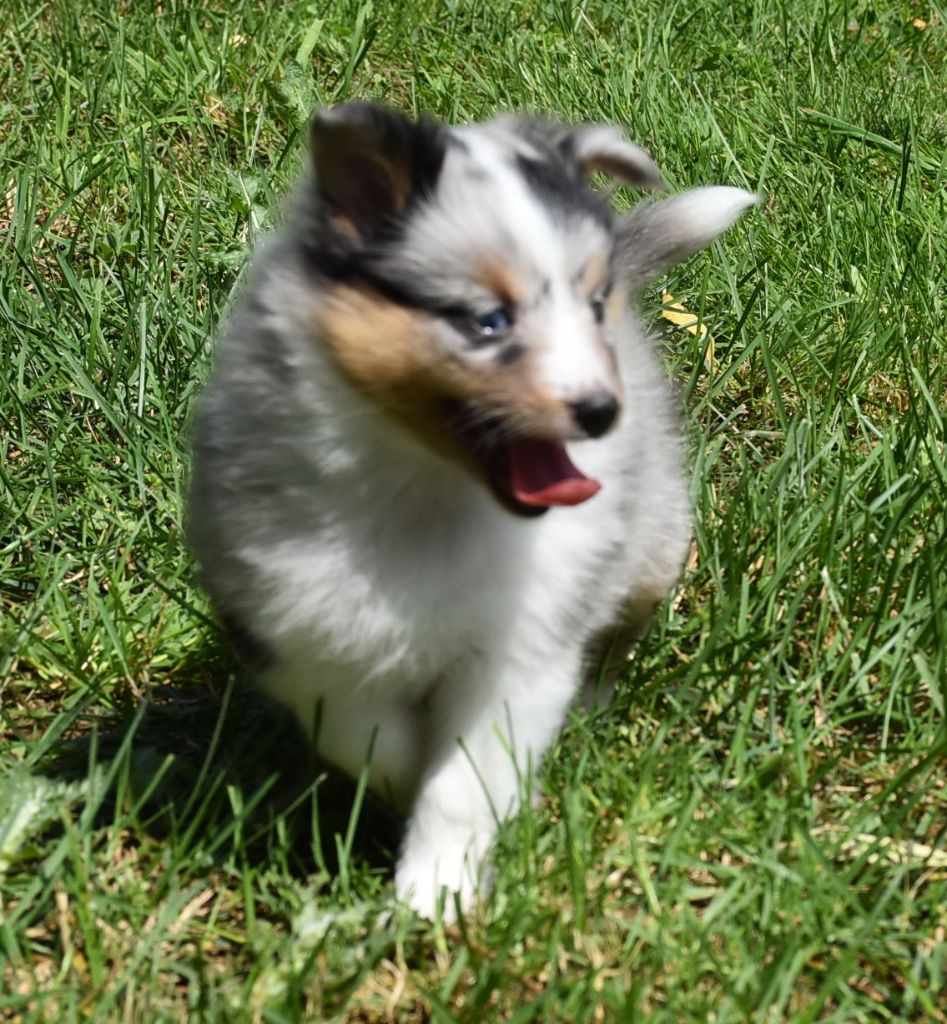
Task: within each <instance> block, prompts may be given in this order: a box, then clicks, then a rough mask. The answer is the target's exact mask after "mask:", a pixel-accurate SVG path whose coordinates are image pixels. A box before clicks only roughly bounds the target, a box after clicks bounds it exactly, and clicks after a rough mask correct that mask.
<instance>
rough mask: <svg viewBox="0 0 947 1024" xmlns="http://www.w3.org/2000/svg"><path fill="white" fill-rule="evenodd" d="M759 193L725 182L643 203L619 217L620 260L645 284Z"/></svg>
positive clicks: (634, 278) (638, 283)
mask: <svg viewBox="0 0 947 1024" xmlns="http://www.w3.org/2000/svg"><path fill="white" fill-rule="evenodd" d="M757 202H759V197H758V196H755V195H753V194H752V193H751V192H745V191H744V190H743V189H742V188H730V187H728V186H725V185H717V186H711V187H707V188H695V189H692V190H691V191H689V192H682V193H681V194H680V195H676V196H672V197H671V198H670V199H664V200H662V201H661V202H657V203H642V205H641V206H638V207H636V208H635V209H634V210H632V211H631V213H629V214H627V215H626V216H624V217H622V218H621V220H619V222H618V232H617V234H618V252H619V255H620V265H621V267H622V270H623V272H624V274H625V275H627V277H628V278H629V279H630V281H631V283H632V285H633V286H634V287H641V286H643V285H645V284H647V282H648V281H651V280H653V279H654V278H656V277H658V276H659V275H660V274H663V273H664V272H665V271H666V270H669V269H670V268H671V267H673V266H674V265H675V264H677V263H680V262H681V261H682V260H684V259H686V258H687V257H688V256H690V255H691V254H692V253H695V252H697V250H698V249H702V248H703V247H704V246H705V245H708V244H709V243H710V242H712V241H713V240H714V239H715V238H716V237H717V235H719V234H722V233H723V232H724V231H726V230H727V228H728V227H730V226H731V225H732V224H734V223H735V222H736V221H737V220H738V219H739V218H740V216H741V215H742V214H743V213H744V212H745V211H746V210H747V209H748V208H749V207H751V206H752V205H753V204H754V203H757Z"/></svg>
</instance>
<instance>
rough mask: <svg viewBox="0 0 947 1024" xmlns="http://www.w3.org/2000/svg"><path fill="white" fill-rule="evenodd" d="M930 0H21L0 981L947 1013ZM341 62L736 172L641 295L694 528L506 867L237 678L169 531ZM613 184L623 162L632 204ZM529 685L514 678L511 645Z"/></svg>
mask: <svg viewBox="0 0 947 1024" xmlns="http://www.w3.org/2000/svg"><path fill="white" fill-rule="evenodd" d="M945 26H947V20H945V11H944V9H943V8H942V7H939V6H938V5H937V4H936V3H923V4H921V3H907V2H904V3H901V2H895V0H882V2H878V3H874V4H868V3H861V2H855V0H853V2H851V3H845V2H836V0H820V2H818V3H816V2H813V3H797V4H789V3H786V2H784V0H737V2H729V0H728V2H724V0H694V2H691V3H689V4H673V3H672V4H667V3H659V2H658V0H638V2H635V3H631V2H623V0H620V2H606V0H598V2H592V0H589V2H586V3H583V2H581V0H572V2H569V0H552V2H549V3H544V4H534V3H527V2H526V0H513V2H510V3H503V4H501V3H499V2H496V3H494V2H490V3H480V4H474V3H464V2H461V0H440V2H435V0H421V2H418V3H412V4H407V3H405V4H400V3H398V2H397V0H385V2H382V0H376V2H375V3H374V4H373V3H371V2H365V3H361V4H359V3H354V2H342V3H339V4H331V5H330V4H324V5H313V4H311V3H304V2H299V0H287V2H286V3H282V4H268V5H261V4H257V3H255V2H250V0H246V2H240V0H221V2H220V3H215V4H213V5H197V4H188V3H186V2H170V3H165V4H162V5H155V6H152V5H148V4H138V5H115V4H107V3H104V2H102V0H89V2H87V3H84V4H70V3H66V2H65V0H51V2H45V3H38V2H37V0H7V2H6V5H5V8H4V17H3V19H2V27H0V52H2V60H0V115H2V116H0V167H2V186H3V192H2V194H0V229H2V230H0V488H2V490H0V601H2V617H0V1018H2V1019H4V1020H10V1021H17V1022H38V1021H49V1020H54V1021H57V1022H70V1021H92V1020H95V1021H112V1020H114V1021H148V1022H156V1021H157V1022H163V1021H173V1020H189V1021H235V1022H237V1021H240V1022H243V1021H260V1022H264V1021H265V1022H268V1024H282V1022H290V1021H301V1020H338V1021H347V1022H353V1024H354V1022H368V1021H379V1022H380V1021H399V1022H400V1021H405V1022H411V1021H437V1022H444V1024H447V1022H460V1021H469V1022H474V1021H494V1020H496V1021H516V1022H527V1021H555V1022H560V1021H575V1022H580V1021H600V1020H604V1021H629V1022H631V1021H644V1020H646V1021H654V1022H665V1021H666V1022H680V1021H704V1020H712V1021H715V1022H737V1021H741V1022H742V1021H765V1022H776V1021H792V1022H799V1024H802V1022H810V1021H833V1022H838V1024H842V1022H845V1024H848V1022H852V1021H871V1022H875V1021H878V1022H881V1021H932V1022H935V1021H936V1022H943V1021H945V1020H947V1010H945V1007H944V1003H943V1001H942V1000H943V995H942V991H943V989H944V987H945V967H947V964H945V960H947V952H945V950H947V943H945V934H947V911H945V906H947V836H945V821H947V814H945V812H947V773H945V770H944V764H945V754H947V730H945V717H947V715H945V712H947V683H945V681H947V653H945V652H947V515H945V508H947V455H945V414H944V395H945V393H947V343H945V342H947V339H945V333H944V323H945V313H947V308H945V299H947V288H945V277H944V272H943V268H944V267H945V266H947V240H945V235H944V231H943V225H944V222H945V213H947V199H945V196H947V192H945V183H947V158H945V156H944V154H945V153H947V145H945V142H947V138H945V136H947V121H945V118H944V114H943V111H944V110H945V109H947V86H945V82H947V64H945V56H947V35H945V31H947V28H945ZM352 96H362V97H368V98H376V99H383V100H386V101H388V102H390V103H393V104H395V105H398V106H400V107H402V108H404V109H407V110H421V109H424V110H427V111H430V112H432V113H434V114H436V115H438V116H441V117H444V118H448V119H454V120H463V119H467V118H477V117H481V116H485V115H487V114H488V113H489V112H491V111H493V110H495V109H497V108H498V107H517V108H520V107H529V108H534V109H542V110H546V111H550V112H553V113H555V114H558V115H560V116H562V117H565V118H569V119H575V120H582V119H601V120H609V121H615V122H618V123H621V124H623V125H626V126H627V127H628V128H629V130H630V133H631V134H632V136H633V137H634V138H636V139H637V140H639V141H641V142H643V143H644V144H645V145H647V146H648V147H649V148H650V149H651V150H652V152H653V153H654V154H655V156H656V157H657V159H658V162H659V164H660V165H661V167H662V170H663V171H664V172H665V174H666V176H667V178H668V179H669V180H670V181H671V182H672V184H673V186H674V187H675V188H681V187H685V186H687V185H692V184H698V183H709V182H722V183H729V184H736V185H742V186H745V187H749V188H752V189H755V190H758V191H760V192H762V193H763V194H765V196H766V202H765V204H764V205H763V206H762V207H761V208H760V209H758V210H757V211H755V212H753V213H751V214H750V215H749V216H748V217H747V218H746V219H745V221H744V222H743V223H742V224H741V225H740V226H739V227H738V228H737V229H735V230H734V231H733V232H731V233H730V234H728V236H727V237H726V238H725V239H724V240H723V241H722V242H721V243H718V244H716V245H715V246H714V247H713V249H712V250H711V251H709V252H708V253H705V254H702V255H701V256H699V257H697V258H695V259H693V260H692V261H690V262H689V263H688V264H687V265H686V266H684V267H682V268H680V269H679V270H677V271H676V272H675V273H674V275H673V277H672V278H671V279H670V280H669V281H666V282H664V285H665V287H666V288H667V290H668V291H670V292H671V293H672V294H673V295H674V296H675V299H676V301H678V302H680V303H681V304H683V305H684V306H685V308H687V309H688V310H690V311H692V312H694V313H696V314H698V315H699V316H700V317H701V318H702V320H703V322H704V323H705V324H706V326H707V329H708V334H707V335H705V336H704V337H703V339H702V341H699V340H698V338H697V336H695V335H693V334H691V333H688V332H686V331H683V330H681V329H680V328H679V327H675V326H673V325H672V324H671V323H669V322H667V321H666V320H664V319H663V318H662V317H661V316H660V311H659V301H660V292H659V291H655V292H653V293H649V294H648V295H646V296H645V305H646V308H647V310H648V315H649V317H650V319H651V320H652V322H653V323H654V327H655V331H656V332H657V334H658V335H659V337H660V338H661V339H662V340H663V342H664V344H665V345H666V348H667V354H668V360H669V365H670V367H671V369H672V372H673V373H674V375H675V377H676V379H677V380H678V381H680V384H681V391H682V397H683V400H684V403H685V405H686V409H687V418H688V423H689V429H690V436H691V437H692V439H693V445H692V448H693V451H692V465H693V480H694V495H695V508H696V523H697V526H696V542H695V548H694V552H693V557H692V559H691V563H690V565H689V567H688V570H687V572H686V575H685V577H684V579H683V582H682V586H681V588H680V590H679V592H678V593H677V595H676V597H675V598H674V599H673V600H672V601H671V602H670V603H669V604H668V605H667V606H666V607H665V609H664V610H663V612H662V613H661V614H660V616H659V617H658V621H656V623H655V625H654V628H653V629H652V631H651V633H650V634H649V635H648V637H647V638H646V640H645V641H644V642H643V643H642V645H641V646H640V648H639V650H638V652H637V654H636V657H635V659H634V661H633V662H631V664H630V665H629V671H628V683H627V685H626V686H625V687H624V688H623V689H622V690H621V693H620V695H619V697H618V699H617V701H616V703H615V705H614V707H613V708H611V709H610V710H609V711H607V712H604V713H601V714H598V715H597V716H594V717H591V718H590V717H585V716H582V715H580V714H578V713H576V715H575V716H574V717H573V719H572V720H571V721H570V723H569V724H568V726H567V727H566V729H565V730H564V732H563V735H562V738H561V741H560V743H559V744H558V745H557V747H556V749H555V750H554V751H553V754H552V756H551V757H550V758H549V760H548V763H547V764H546V766H545V768H544V769H543V775H542V782H543V791H544V793H545V800H544V801H543V803H542V805H541V806H540V807H539V808H538V809H537V810H536V811H532V812H526V813H524V814H522V815H521V816H520V817H519V818H518V819H516V820H515V821H513V822H512V823H510V825H509V826H508V827H507V828H506V829H505V830H504V832H503V835H502V837H501V841H500V845H499V848H498V851H497V854H496V858H495V859H496V863H497V865H498V877H497V884H496V891H495V893H494V895H493V897H492V898H491V899H490V901H489V902H488V903H487V905H486V906H485V908H484V910H483V912H482V913H481V914H479V915H477V916H474V917H473V918H471V919H470V920H468V921H466V922H465V923H464V924H463V925H462V927H460V928H456V929H450V930H448V931H446V932H445V931H443V930H440V929H437V928H433V927H431V926H429V925H427V924H425V923H424V922H421V921H418V920H414V919H412V918H410V917H408V916H404V915H396V916H395V918H394V920H392V921H390V922H383V921H382V920H381V919H380V916H379V915H380V914H381V913H382V911H384V910H385V909H386V908H387V907H388V906H389V900H390V893H391V886H390V850H391V849H392V848H393V847H394V845H395V844H396V842H397V823H393V822H392V821H391V820H390V818H389V817H388V816H387V815H386V814H385V812H384V811H383V809H380V808H378V807H375V806H374V805H372V803H371V801H370V800H365V799H363V797H364V794H363V792H362V789H361V788H360V787H359V786H355V787H347V786H345V785H343V784H342V783H340V782H339V781H338V780H334V779H332V778H331V777H327V776H326V774H325V773H324V772H323V771H321V770H320V769H319V768H318V766H315V765H313V764H312V763H311V759H310V757H309V755H308V753H307V751H306V750H305V748H304V747H303V746H302V745H301V744H300V743H299V742H298V741H297V740H296V739H295V738H294V736H293V735H292V732H291V730H290V728H289V727H288V726H287V724H286V723H285V722H284V721H283V720H282V719H281V717H280V716H279V715H278V714H277V713H275V712H274V711H273V710H272V709H268V708H266V707H264V706H263V705H262V704H261V702H260V701H259V699H258V698H256V697H255V696H254V694H253V692H252V690H249V689H248V688H247V687H246V686H245V685H243V683H242V681H241V680H240V679H238V678H236V675H235V671H234V665H233V662H232V661H231V659H230V656H229V655H228V654H227V652H226V650H225V649H224V648H223V647H222V644H221V642H220V640H219V636H218V633H217V631H216V629H215V627H214V625H213V622H212V620H211V619H210V617H209V615H208V612H207V608H206V605H205V602H204V600H203V598H202V597H201V596H200V594H199V593H198V592H197V591H196V589H195V587H194V585H193V582H192V567H191V563H190V561H189V559H188V556H187V554H186V552H185V551H184V550H183V548H182V543H181V531H180V520H181V490H182V479H183V477H184V474H185V473H186V465H187V458H186V443H185V436H186V423H187V417H188V411H189V408H190V406H191V402H192V400H193V398H194V395H195V394H196V393H197V391H198V390H199V388H200V386H201V382H202V380H203V379H204V376H205V374H206V371H207V366H208V359H209V354H210V349H211V344H212V336H213V332H214V325H215V324H216V322H217V320H218V318H219V316H220V315H221V312H222V310H223V309H224V308H225V306H226V303H227V299H228V295H229V293H230V291H231V289H232V288H233V286H234V284H235V282H236V281H237V278H238V276H239V271H240V268H241V266H242V265H243V264H244V261H245V259H246V256H247V252H248V250H249V247H250V246H251V244H252V243H253V242H254V241H255V240H256V239H257V238H258V237H259V236H260V235H261V233H262V232H263V231H264V230H265V228H266V226H267V225H268V224H269V223H270V221H271V219H272V217H273V216H274V215H275V211H276V209H277V205H278V197H279V196H280V195H281V194H283V192H284V191H285V189H286V187H287V185H288V183H289V182H290V181H291V180H292V178H293V177H294V175H295V173H296V170H297V168H298V165H299V159H300V157H299V154H300V152H301V149H302V146H303V140H304V132H303V129H304V125H305V119H306V116H307V114H308V113H309V111H310V109H311V108H313V107H314V106H316V105H317V104H320V103H333V102H337V101H341V100H344V99H346V98H348V97H352ZM629 198H630V197H629ZM537 685H541V680H537Z"/></svg>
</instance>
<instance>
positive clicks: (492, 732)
mask: <svg viewBox="0 0 947 1024" xmlns="http://www.w3.org/2000/svg"><path fill="white" fill-rule="evenodd" d="M556 655H557V656H556V658H555V660H553V659H550V658H549V655H548V653H547V654H546V655H545V657H544V658H540V657H536V658H535V659H528V658H524V657H523V655H522V653H520V655H519V657H518V659H517V660H511V661H507V662H505V663H503V665H502V667H501V668H500V669H499V671H498V672H497V673H496V674H495V675H494V676H492V677H491V676H490V675H489V674H488V673H489V668H488V666H485V665H483V664H482V663H481V664H480V665H478V666H470V667H469V668H468V669H467V671H466V672H464V673H463V674H462V675H461V676H460V677H457V676H455V677H454V678H453V679H451V680H450V681H449V682H448V683H447V684H445V686H444V687H443V688H442V689H441V691H440V692H439V693H438V695H437V698H436V701H435V706H434V708H432V712H433V714H432V719H431V724H432V727H433V729H432V731H433V732H434V733H435V737H436V743H437V747H435V748H433V749H435V750H437V751H438V753H436V754H435V756H434V759H433V762H432V765H431V767H430V768H429V769H428V771H427V772H426V774H425V777H424V779H423V781H422V783H421V788H420V790H419V792H418V796H417V800H416V801H415V806H414V810H413V812H412V814H411V819H410V821H409V823H408V830H407V834H406V836H405V841H404V845H403V847H402V850H401V856H400V858H399V860H398V866H397V869H396V872H395V888H396V891H397V894H398V897H399V898H400V899H403V900H405V901H406V902H408V903H409V904H410V905H411V906H412V907H413V908H414V909H415V910H417V911H418V912H419V913H421V914H424V915H425V916H426V917H433V916H434V913H435V909H436V906H437V900H438V895H439V890H440V888H441V886H445V887H446V888H447V890H448V897H447V899H446V901H445V906H444V916H445V919H448V920H449V919H452V918H453V916H454V901H453V898H452V896H451V895H450V894H451V893H454V892H456V893H458V894H459V896H460V904H461V908H462V909H467V908H469V907H470V906H471V904H472V903H473V901H474V898H475V896H476V893H477V890H478V888H480V887H485V886H484V883H485V882H486V881H487V880H485V879H483V877H482V869H483V863H484V858H485V856H486V854H487V852H488V850H489V848H490V845H491V843H492V842H493V839H494V837H495V835H496V831H497V826H498V824H499V822H500V821H501V820H502V819H504V818H506V817H507V816H509V815H510V814H511V813H512V812H513V810H515V808H516V807H517V805H518V803H519V801H520V799H521V798H522V797H523V796H524V795H526V794H524V792H523V787H524V785H525V780H526V778H528V777H529V775H530V774H531V772H532V771H533V770H535V769H538V767H539V764H540V762H541V760H542V757H543V755H544V754H545V752H546V750H547V748H548V747H549V744H550V743H551V741H552V740H553V738H554V737H555V735H556V732H557V731H558V729H559V727H560V726H561V725H562V722H563V719H564V717H565V714H566V710H567V708H568V706H569V703H570V701H571V700H572V698H573V696H574V694H575V690H576V687H577V685H578V678H579V669H580V663H581V654H580V652H579V651H578V650H575V651H557V652H556ZM498 660H499V659H498Z"/></svg>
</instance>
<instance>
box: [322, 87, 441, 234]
mask: <svg viewBox="0 0 947 1024" xmlns="http://www.w3.org/2000/svg"><path fill="white" fill-rule="evenodd" d="M310 140H311V148H312V159H313V163H314V165H315V169H316V185H317V188H318V189H319V193H320V196H321V197H322V200H323V202H324V203H325V204H326V206H327V208H328V212H329V216H330V219H331V220H332V222H333V224H334V225H335V226H336V227H337V228H339V229H340V230H341V231H342V232H343V233H344V234H346V235H348V236H349V237H350V238H351V240H352V241H364V240H365V239H366V238H368V237H370V236H371V235H372V234H374V233H375V232H376V231H377V230H378V229H379V228H380V227H382V225H384V224H385V223H387V222H390V221H391V220H392V219H394V218H396V217H397V216H398V215H399V214H401V213H402V212H403V211H404V209H405V208H406V207H407V205H408V203H409V202H410V201H411V200H412V198H414V197H415V196H417V195H418V194H421V193H424V192H426V191H429V190H430V189H432V188H433V187H434V185H435V184H436V182H437V177H438V175H439V174H440V169H441V164H442V162H443V159H444V148H445V142H444V137H443V132H442V130H441V128H440V126H439V125H437V124H435V123H434V122H432V121H428V120H421V121H419V122H417V123H415V122H412V121H409V120H408V119H407V118H406V117H403V116H402V115H401V114H397V113H395V112H394V111H392V110H386V109H385V108H384V107H380V106H377V105H376V104H374V103H346V104H344V105H343V106H340V107H334V108H332V109H330V110H321V111H319V112H318V113H316V115H315V116H314V117H313V119H312V122H311V125H310Z"/></svg>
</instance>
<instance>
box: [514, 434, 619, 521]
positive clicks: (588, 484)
mask: <svg viewBox="0 0 947 1024" xmlns="http://www.w3.org/2000/svg"><path fill="white" fill-rule="evenodd" d="M510 483H511V489H512V491H513V496H514V497H515V498H516V500H517V501H521V502H522V503H523V504H524V505H543V506H547V505H580V504H581V503H582V502H583V501H588V500H589V498H591V497H592V496H593V495H595V494H598V492H599V491H600V490H601V489H602V485H601V484H600V483H599V482H598V480H590V479H589V478H588V477H587V476H586V475H585V474H584V473H583V472H582V471H581V470H580V469H577V468H576V467H575V466H574V465H573V464H572V461H571V459H570V458H569V456H568V455H567V454H566V450H565V448H563V447H562V445H561V444H556V442H555V441H539V440H536V439H535V438H530V439H527V440H523V441H513V442H511V443H510Z"/></svg>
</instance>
